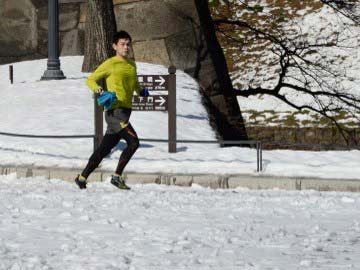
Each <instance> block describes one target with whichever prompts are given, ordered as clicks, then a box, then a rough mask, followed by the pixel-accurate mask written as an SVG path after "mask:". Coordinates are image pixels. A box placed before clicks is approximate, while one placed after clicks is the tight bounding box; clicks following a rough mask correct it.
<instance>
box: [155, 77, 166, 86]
mask: <svg viewBox="0 0 360 270" xmlns="http://www.w3.org/2000/svg"><path fill="white" fill-rule="evenodd" d="M159 78H160V80H155V82H159V83H160V86H161V85H163V84H164V82H165V79H164V78H163V77H162V76H159Z"/></svg>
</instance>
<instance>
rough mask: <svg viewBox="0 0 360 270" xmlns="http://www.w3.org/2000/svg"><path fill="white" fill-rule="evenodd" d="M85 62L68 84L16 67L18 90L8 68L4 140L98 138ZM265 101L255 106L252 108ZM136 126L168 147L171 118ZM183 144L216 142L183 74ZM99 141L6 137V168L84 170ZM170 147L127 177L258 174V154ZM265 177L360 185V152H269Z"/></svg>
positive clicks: (145, 153) (1, 109)
mask: <svg viewBox="0 0 360 270" xmlns="http://www.w3.org/2000/svg"><path fill="white" fill-rule="evenodd" d="M82 59H83V58H82V57H81V56H76V57H62V58H61V67H62V70H63V71H64V73H65V75H66V76H67V79H66V80H61V81H39V79H40V77H41V76H42V75H43V73H44V70H45V69H46V59H43V60H36V61H26V62H21V63H16V64H14V74H15V82H14V84H13V85H11V84H10V82H9V81H8V80H7V78H8V65H2V66H0V78H1V79H0V95H1V99H0V115H1V116H2V117H1V118H0V132H10V133H20V134H34V135H75V134H76V135H89V134H93V133H94V127H93V125H94V121H93V99H92V95H91V93H90V91H89V90H88V89H87V87H86V85H85V80H86V77H87V76H88V74H85V73H81V71H80V70H81V65H82ZM138 73H139V74H166V73H167V69H166V68H164V67H162V66H156V65H150V64H146V63H138ZM251 103H254V104H253V105H254V108H255V107H256V105H255V104H256V103H257V100H252V99H251V100H249V101H248V104H247V106H249V107H251ZM131 123H132V124H133V126H134V127H135V130H136V131H137V133H138V135H139V137H140V138H154V139H167V136H168V135H167V130H168V128H167V114H166V113H164V112H133V114H132V116H131ZM177 138H178V139H190V140H194V139H195V140H214V139H215V134H214V132H213V131H212V129H211V128H210V126H209V122H208V116H207V113H206V111H205V109H204V107H203V106H202V105H201V100H200V96H199V92H198V85H197V83H196V82H195V81H194V80H193V79H192V78H191V77H190V76H188V75H187V74H185V73H184V72H181V71H177ZM122 147H123V144H120V145H119V147H118V148H117V149H115V151H113V152H112V153H111V155H110V156H109V157H108V158H107V159H105V160H104V162H103V163H102V165H101V168H102V169H105V170H110V171H113V170H114V169H115V168H116V165H117V161H118V158H119V156H120V151H121V149H122ZM92 148H93V142H92V139H29V138H14V137H6V136H1V135H0V165H2V166H41V167H43V166H45V167H64V168H76V169H79V170H81V169H82V168H83V167H84V166H85V165H86V162H87V159H88V157H89V156H90V154H91V153H92V150H93V149H92ZM167 148H168V146H167V144H164V143H150V142H143V143H142V145H141V147H140V149H139V150H138V151H137V152H136V153H135V155H134V157H133V159H132V160H131V162H130V163H129V164H128V166H127V168H126V171H127V172H141V173H155V172H161V173H192V174H193V173H206V174H252V175H254V174H257V172H256V150H255V149H246V148H245V149H243V148H237V147H233V148H220V147H219V146H218V145H215V144H178V149H177V150H178V152H177V153H176V154H169V153H168V150H167ZM263 158H264V171H263V172H262V174H263V175H275V176H297V177H306V176H308V177H322V178H338V179H360V178H359V175H360V166H358V165H359V160H360V151H357V150H354V151H327V152H307V151H287V150H276V151H264V152H263Z"/></svg>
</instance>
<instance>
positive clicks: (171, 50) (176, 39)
mask: <svg viewBox="0 0 360 270" xmlns="http://www.w3.org/2000/svg"><path fill="white" fill-rule="evenodd" d="M165 43H166V48H167V51H168V54H169V58H170V61H171V63H172V64H173V65H175V66H176V68H178V69H181V70H187V69H191V68H194V67H195V66H196V63H195V61H194V60H195V59H197V56H198V54H202V53H203V49H202V48H200V46H202V45H204V44H202V45H201V44H197V42H196V38H195V34H194V32H193V30H192V29H191V30H188V31H185V32H182V33H179V34H174V35H171V36H170V37H168V38H166V41H165ZM204 46H205V48H206V45H204Z"/></svg>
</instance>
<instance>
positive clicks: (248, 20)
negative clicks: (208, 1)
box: [213, 0, 360, 144]
mask: <svg viewBox="0 0 360 270" xmlns="http://www.w3.org/2000/svg"><path fill="white" fill-rule="evenodd" d="M225 2H227V3H226V5H224V6H223V7H222V8H220V9H217V10H216V12H213V16H214V24H215V26H216V30H217V32H218V34H219V37H220V39H222V41H223V42H224V43H225V44H226V47H228V48H232V49H231V50H230V52H228V54H234V53H235V52H236V53H237V54H238V55H239V56H238V57H239V58H238V59H235V61H234V62H241V61H242V63H251V64H249V66H246V64H244V65H243V66H241V67H240V69H242V70H246V69H248V73H247V75H248V77H247V79H243V78H241V79H239V78H236V75H234V76H233V80H234V81H237V79H238V83H237V85H236V86H237V88H238V89H234V90H235V93H236V95H237V96H243V97H249V96H252V95H271V96H273V97H276V98H278V99H279V100H281V101H283V102H285V103H286V104H288V105H289V106H291V107H293V108H295V109H297V110H303V109H307V110H310V111H313V112H316V113H318V114H320V115H322V116H324V117H326V118H327V119H329V120H330V121H331V122H332V123H333V124H334V125H335V126H336V127H337V128H339V130H340V131H341V133H342V136H343V138H344V139H345V141H346V142H347V143H348V144H349V143H351V142H352V138H351V135H350V133H349V132H348V131H347V129H346V128H345V127H344V126H343V125H342V124H341V123H340V122H339V121H338V119H337V115H338V114H339V113H341V112H347V113H348V114H350V115H351V116H352V117H353V118H355V119H357V120H358V121H359V120H360V118H359V117H360V105H359V104H360V103H359V102H360V95H359V94H355V93H354V91H351V90H350V89H349V88H348V87H347V86H346V85H344V81H351V80H354V79H355V78H354V77H353V75H349V74H348V73H347V67H346V65H342V64H344V63H346V61H348V60H349V56H348V55H346V54H345V53H344V54H342V52H345V51H351V50H354V49H355V48H357V49H359V36H358V34H357V33H358V28H357V27H359V16H358V15H357V11H358V6H357V5H358V4H359V3H358V1H337V0H332V1H331V0H322V1H311V2H312V3H311V4H308V5H309V6H308V8H309V7H310V8H312V9H314V11H316V10H320V9H321V8H322V7H323V5H327V6H329V7H331V8H332V9H333V11H334V12H335V14H336V15H337V18H338V21H337V22H336V23H337V24H343V26H344V27H343V28H342V29H343V30H342V31H339V29H333V32H332V34H331V35H329V33H330V32H328V31H327V30H328V29H326V28H325V29H318V31H317V32H316V31H315V30H314V29H316V27H318V26H316V25H313V26H311V28H309V29H307V31H304V30H303V27H302V25H300V24H299V23H297V21H299V18H297V17H296V15H292V14H294V13H295V14H296V10H295V12H294V10H293V13H292V14H291V13H286V12H287V11H288V10H289V9H286V8H284V6H282V7H279V8H278V9H276V8H275V9H272V10H271V9H270V8H267V7H264V6H259V5H256V1H238V2H236V3H237V4H236V3H235V2H233V3H229V1H225ZM302 2H303V3H302V4H299V6H298V9H299V10H300V9H303V8H304V7H305V6H304V5H306V3H305V2H306V1H302ZM302 5H303V6H302ZM239 11H243V12H242V14H241V15H240V16H239ZM240 13H241V12H240ZM236 15H237V16H236ZM251 15H252V16H251ZM332 23H333V24H334V22H332ZM285 26H286V27H285ZM318 28H319V27H318ZM344 29H345V30H344ZM356 30H357V31H356ZM311 32H313V33H312V34H313V36H312V37H311ZM345 32H346V33H345ZM334 51H337V52H338V53H333V52H334ZM259 52H261V53H259ZM256 53H257V54H256ZM254 67H255V68H254ZM251 69H252V70H251ZM240 74H241V75H238V76H243V77H245V76H244V73H240ZM249 74H251V76H250V75H249ZM265 77H266V79H267V80H266V82H267V83H266V84H265V83H264V78H265ZM269 82H270V83H269ZM299 96H302V98H301V99H299V98H298V97H299Z"/></svg>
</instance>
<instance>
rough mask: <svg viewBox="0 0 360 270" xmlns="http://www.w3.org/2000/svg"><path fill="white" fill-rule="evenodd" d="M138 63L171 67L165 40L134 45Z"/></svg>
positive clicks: (140, 42)
mask: <svg viewBox="0 0 360 270" xmlns="http://www.w3.org/2000/svg"><path fill="white" fill-rule="evenodd" d="M133 49H134V54H135V59H136V61H140V62H147V63H155V64H160V65H164V66H170V64H171V63H170V59H169V55H168V53H167V50H166V45H165V42H164V40H163V39H160V40H150V41H139V42H135V43H133Z"/></svg>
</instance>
